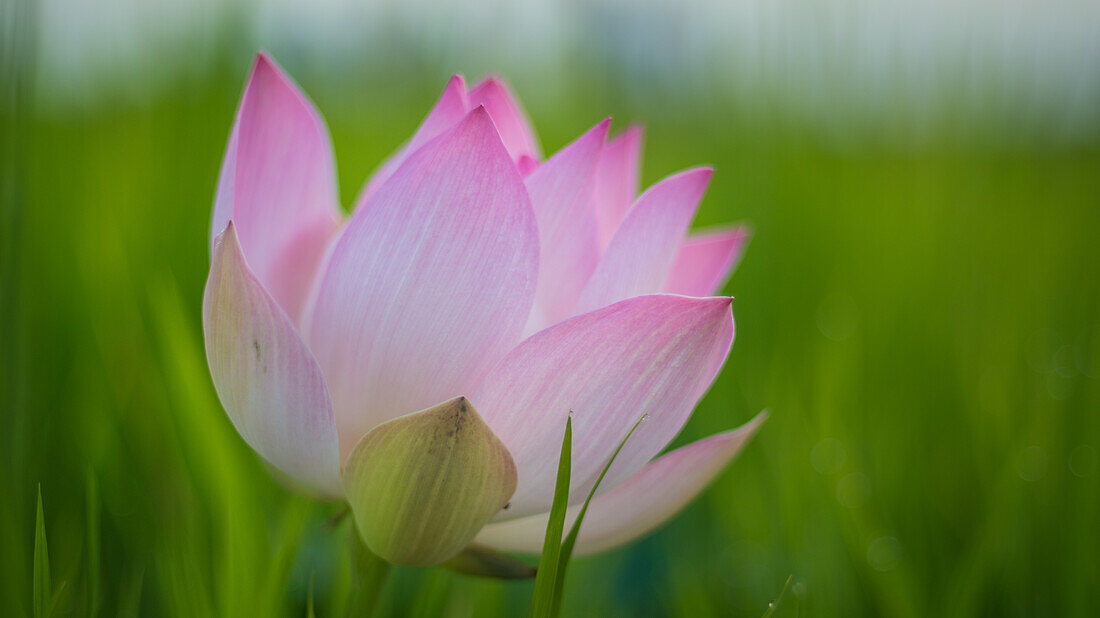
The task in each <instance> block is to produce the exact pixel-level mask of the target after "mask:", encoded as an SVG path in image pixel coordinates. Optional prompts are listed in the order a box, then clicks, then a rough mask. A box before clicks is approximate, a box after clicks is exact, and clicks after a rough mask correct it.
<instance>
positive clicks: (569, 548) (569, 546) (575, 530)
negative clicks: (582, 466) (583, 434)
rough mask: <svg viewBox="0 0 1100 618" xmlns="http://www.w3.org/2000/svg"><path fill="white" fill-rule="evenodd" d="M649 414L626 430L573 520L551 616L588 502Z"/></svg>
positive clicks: (555, 612) (558, 603) (558, 601)
mask: <svg viewBox="0 0 1100 618" xmlns="http://www.w3.org/2000/svg"><path fill="white" fill-rule="evenodd" d="M647 414H648V413H647ZM647 414H643V415H642V416H641V418H639V419H638V420H637V421H636V422H635V423H634V426H633V427H631V428H630V431H628V432H626V435H625V436H624V437H623V439H622V441H620V442H619V446H617V447H615V452H613V453H611V458H610V459H608V460H607V463H606V464H604V467H603V470H601V471H600V475H599V476H598V477H596V482H595V483H594V484H593V485H592V489H590V490H588V496H587V497H585V499H584V505H583V506H581V512H580V513H578V514H577V521H575V522H573V527H572V528H570V529H569V536H567V537H565V541H563V542H562V544H561V556H560V557H559V558H558V572H557V574H556V575H555V576H554V602H553V606H552V608H551V612H550V615H551V616H557V615H558V614H560V613H561V599H562V594H563V592H564V590H565V569H566V567H567V566H568V565H569V559H570V558H571V557H572V556H573V547H574V546H576V544H577V535H578V534H579V533H580V530H581V522H582V521H584V515H585V513H587V512H588V504H589V503H590V502H592V498H593V496H595V495H596V490H597V489H598V488H599V487H600V483H601V482H603V477H604V476H606V475H607V471H608V470H610V469H611V464H613V463H615V458H616V457H618V456H619V451H621V450H623V445H625V444H626V441H627V440H629V439H630V436H632V435H634V431H635V430H636V429H638V425H641V424H642V421H644V420H645V417H646V415H647Z"/></svg>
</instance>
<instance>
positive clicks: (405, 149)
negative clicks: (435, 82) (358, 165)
mask: <svg viewBox="0 0 1100 618" xmlns="http://www.w3.org/2000/svg"><path fill="white" fill-rule="evenodd" d="M469 111H470V106H469V104H468V102H467V98H466V80H465V79H464V78H463V77H462V76H461V75H453V76H451V80H450V81H449V82H447V87H446V88H444V89H443V94H441V95H440V96H439V101H437V102H436V104H435V107H433V108H432V111H430V112H428V117H427V118H425V119H424V121H423V122H422V123H420V128H418V129H417V130H416V133H415V134H413V136H412V139H410V140H409V142H408V143H407V144H405V145H404V146H402V147H401V148H398V149H397V152H395V153H393V154H392V155H390V156H389V157H388V158H387V159H386V160H385V161H383V162H382V164H381V165H379V166H378V169H377V170H375V172H374V173H373V174H371V177H370V178H368V179H367V183H366V184H365V185H363V188H362V189H361V190H360V191H359V196H358V197H356V199H355V209H356V210H358V208H359V206H360V205H361V204H363V203H364V202H366V200H367V198H369V197H370V196H371V194H372V193H374V192H375V191H377V190H378V187H380V186H382V183H383V182H385V181H386V179H387V178H389V177H390V176H391V175H393V173H394V171H395V170H397V168H398V167H400V166H401V164H402V163H404V161H405V159H407V158H408V157H409V155H411V154H412V153H414V152H416V151H417V150H418V149H419V148H420V147H421V146H423V145H424V144H427V143H428V142H429V141H431V140H432V139H434V138H435V137H436V136H438V135H439V134H441V133H443V132H444V131H446V130H447V129H450V128H451V127H453V126H455V125H456V124H458V122H459V121H460V120H462V119H463V118H465V117H466V114H467V112H469Z"/></svg>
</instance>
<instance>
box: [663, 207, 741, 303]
mask: <svg viewBox="0 0 1100 618" xmlns="http://www.w3.org/2000/svg"><path fill="white" fill-rule="evenodd" d="M751 236H752V232H751V231H750V230H749V228H748V226H746V225H737V226H734V227H731V228H726V229H721V230H713V231H709V232H701V233H696V234H692V235H690V236H688V237H687V239H686V240H684V243H683V244H682V245H680V251H679V253H677V254H676V261H675V262H673V263H672V271H671V272H670V273H669V274H668V281H666V282H665V289H664V291H665V292H668V293H669V294H683V295H684V296H713V295H715V294H717V293H718V291H719V290H721V289H722V286H723V285H725V284H726V281H728V280H729V277H730V274H731V273H732V272H733V269H734V268H736V267H737V263H738V262H739V261H740V260H741V254H742V253H744V251H745V246H746V245H748V244H749V238H750V237H751Z"/></svg>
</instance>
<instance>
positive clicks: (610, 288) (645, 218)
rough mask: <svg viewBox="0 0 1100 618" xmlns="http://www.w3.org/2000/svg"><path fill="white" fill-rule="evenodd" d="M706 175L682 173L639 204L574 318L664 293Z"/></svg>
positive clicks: (708, 172)
mask: <svg viewBox="0 0 1100 618" xmlns="http://www.w3.org/2000/svg"><path fill="white" fill-rule="evenodd" d="M710 175H711V170H710V169H709V168H697V169H693V170H688V171H686V172H681V173H679V174H676V175H674V176H669V177H668V178H665V179H664V180H662V181H660V182H658V183H657V184H655V185H653V186H652V187H650V188H649V190H648V191H646V192H645V193H643V194H642V196H641V197H640V198H638V202H637V203H636V204H635V205H634V207H633V208H631V209H630V212H629V213H627V215H626V219H624V220H623V223H622V225H620V226H619V229H618V231H617V232H615V237H614V238H612V239H611V244H609V245H608V246H607V251H605V252H604V254H603V256H602V257H600V263H599V264H598V265H597V266H596V270H595V272H593V273H592V278H591V279H589V280H588V284H587V285H586V286H585V288H584V292H582V293H581V297H580V301H579V302H578V303H577V307H576V309H574V313H575V314H580V313H585V312H588V311H592V310H594V309H599V308H600V307H606V306H607V305H610V304H611V303H614V302H617V301H620V300H622V299H624V298H630V297H632V296H637V295H639V294H652V293H654V292H660V291H661V290H662V289H663V288H664V284H665V281H666V280H667V279H668V273H669V271H670V270H671V269H672V264H673V262H674V261H675V259H676V252H677V251H679V249H680V244H681V243H682V242H683V239H684V235H685V234H686V233H687V228H688V225H690V224H691V219H692V217H693V216H694V215H695V208H696V207H697V206H698V205H699V200H700V199H702V197H703V192H704V191H705V190H706V188H707V183H708V182H709V181H710Z"/></svg>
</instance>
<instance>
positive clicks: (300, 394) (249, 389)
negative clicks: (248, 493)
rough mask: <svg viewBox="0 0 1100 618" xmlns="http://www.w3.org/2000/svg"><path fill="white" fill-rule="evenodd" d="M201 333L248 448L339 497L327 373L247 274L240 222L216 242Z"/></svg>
mask: <svg viewBox="0 0 1100 618" xmlns="http://www.w3.org/2000/svg"><path fill="white" fill-rule="evenodd" d="M203 330H204V331H205V334H206V358H207V362H208V363H209V364H210V375H211V376H212V377H213V379H214V388H215V389H216V390H217V392H218V397H219V398H220V399H221V401H222V405H223V406H225V411H226V412H227V413H228V414H229V419H230V420H231V421H233V426H234V427H236V428H237V431H238V432H240V434H241V437H243V438H244V439H245V442H248V444H249V446H251V447H252V448H253V449H255V450H256V452H257V453H259V454H260V455H262V456H263V457H264V459H266V460H268V461H269V462H271V463H272V465H274V466H275V467H276V468H279V469H280V470H282V471H283V472H285V473H286V474H288V475H289V476H291V477H292V478H294V479H297V480H299V481H301V482H303V483H306V484H307V485H309V486H311V487H314V488H316V489H319V490H321V491H324V492H326V493H328V494H331V495H334V496H338V495H341V494H342V492H343V490H342V484H341V481H340V465H339V449H338V445H337V438H336V421H335V419H334V417H333V411H332V401H331V400H330V399H329V394H328V389H327V388H326V387H325V381H324V378H323V377H322V375H321V368H320V366H318V364H317V361H316V360H314V358H313V355H312V354H311V353H310V351H309V349H308V348H306V346H305V344H304V343H303V342H302V340H301V338H300V337H299V336H298V332H297V330H296V329H295V328H294V323H293V322H292V321H291V319H290V316H288V315H287V314H286V312H285V311H284V310H283V309H282V308H281V307H280V306H279V304H278V303H277V302H276V301H275V299H274V298H272V297H271V295H269V294H268V293H267V291H265V290H264V287H263V285H262V284H261V283H260V281H259V280H258V279H257V278H256V276H254V275H253V274H252V272H251V271H250V270H249V268H248V264H247V263H246V262H245V256H244V253H243V252H242V249H241V246H240V243H239V242H238V239H237V232H236V224H235V223H231V224H230V225H229V226H228V227H227V228H226V230H225V232H224V233H223V234H221V235H220V236H218V238H217V239H216V240H215V244H214V256H213V261H212V263H211V265H210V278H209V280H208V281H207V282H206V294H205V298H204V299H203Z"/></svg>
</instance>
